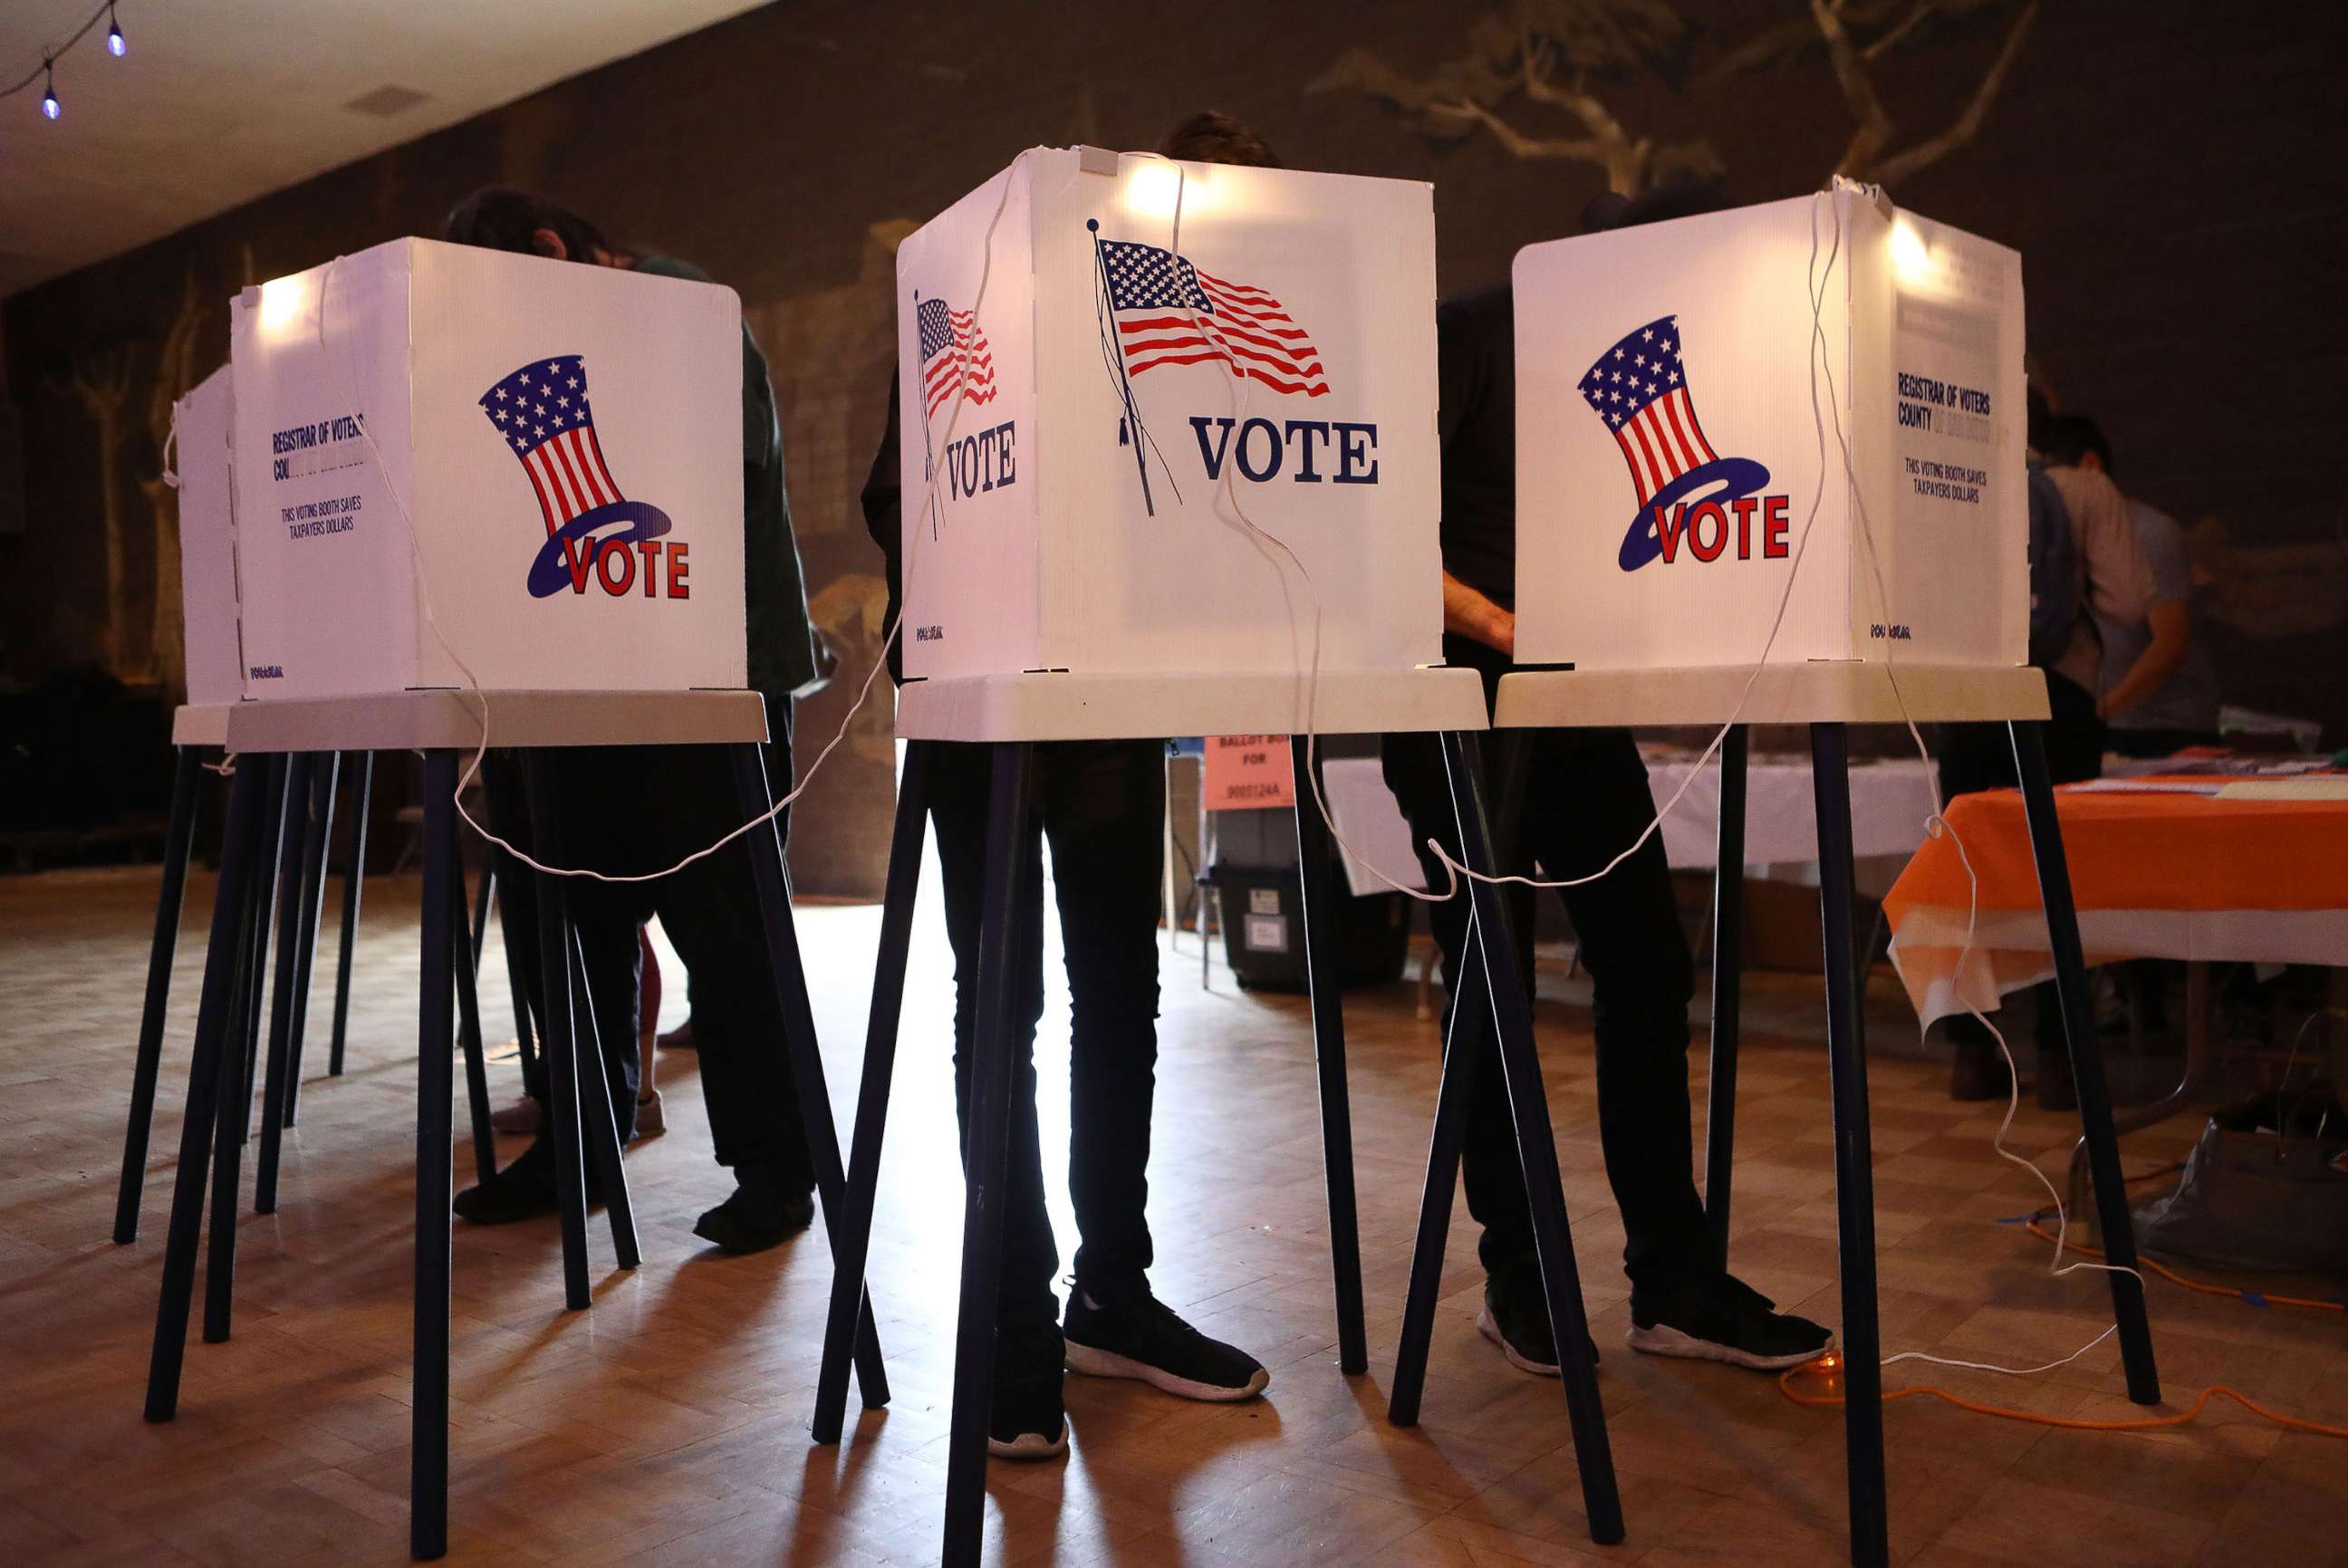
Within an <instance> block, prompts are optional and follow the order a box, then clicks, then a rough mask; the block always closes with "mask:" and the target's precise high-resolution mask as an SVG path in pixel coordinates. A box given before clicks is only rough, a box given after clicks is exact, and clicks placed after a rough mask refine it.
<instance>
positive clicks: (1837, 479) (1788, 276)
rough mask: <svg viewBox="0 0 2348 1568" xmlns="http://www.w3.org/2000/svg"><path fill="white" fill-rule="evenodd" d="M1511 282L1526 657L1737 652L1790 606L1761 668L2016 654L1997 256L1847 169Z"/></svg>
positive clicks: (1683, 656)
mask: <svg viewBox="0 0 2348 1568" xmlns="http://www.w3.org/2000/svg"><path fill="white" fill-rule="evenodd" d="M1514 280H1515V281H1514V291H1515V296H1516V322H1517V327H1516V333H1517V399H1518V406H1517V481H1518V482H1517V493H1518V523H1519V526H1518V535H1517V606H1516V608H1517V657H1518V659H1519V661H1520V662H1522V663H1527V664H1551V665H1562V664H1570V665H1576V666H1578V667H1581V668H1594V669H1622V668H1665V667H1684V666H1702V665H1740V664H1742V665H1749V664H1752V663H1754V662H1755V661H1756V660H1757V659H1758V658H1759V657H1760V655H1761V651H1762V649H1763V647H1764V646H1765V645H1768V643H1769V636H1770V627H1771V625H1772V624H1773V623H1774V622H1775V621H1776V618H1777V614H1778V610H1779V606H1780V604H1781V603H1782V604H1783V605H1784V607H1785V619H1784V624H1783V625H1782V626H1781V627H1780V628H1779V629H1778V631H1777V634H1776V643H1775V645H1773V646H1771V647H1770V655H1769V656H1770V659H1771V661H1772V662H1773V663H1775V662H1790V661H1799V660H1806V659H1860V660H1867V659H1875V660H1881V659H1887V658H1890V659H1905V660H1908V661H1910V662H1912V663H1918V664H1944V665H2018V664H2020V663H2022V662H2023V659H2024V655H2025V651H2026V641H2027V633H2028V593H2029V579H2028V561H2027V535H2028V516H2027V511H2026V496H2025V490H2024V453H2025V446H2024V439H2025V435H2026V431H2025V419H2024V395H2023V387H2022V381H2023V366H2022V357H2023V352H2022V351H2023V346H2022V320H2023V318H2022V276H2021V260H2020V258H2019V257H2018V256H2017V255H2016V254H2015V253H2013V252H2012V251H2010V250H2007V249H2005V248H2004V247H2003V246H1999V245H1994V244H1991V243H1989V242H1985V241H1982V240H1978V239H1975V238H1973V237H1972V236H1971V235H1968V234H1964V233H1962V232H1959V231H1956V230H1952V229H1948V228H1945V227H1943V226H1941V225H1937V224H1931V223H1927V222H1923V221H1921V220H1918V219H1914V218H1911V217H1910V216H1909V215H1907V214H1904V213H1903V214H1898V215H1897V216H1896V219H1895V217H1894V216H1893V215H1891V214H1890V213H1888V212H1887V211H1885V210H1884V209H1881V208H1879V207H1878V206H1877V205H1876V204H1875V203H1874V202H1873V201H1870V200H1869V199H1868V198H1867V197H1866V196H1865V195H1863V194H1861V193H1859V192H1858V191H1854V190H1850V189H1838V190H1837V191H1833V192H1831V193H1827V194H1821V195H1818V196H1814V197H1799V198H1796V199H1794V200H1792V201H1778V202H1773V203H1769V204H1766V205H1764V206H1759V207H1749V208H1743V209H1739V210H1736V211H1728V212H1717V213H1709V214H1705V215H1703V216H1700V217H1694V218H1686V219H1681V220H1679V221H1676V222H1666V223H1657V224H1653V225H1650V226H1646V227H1643V228H1636V229H1629V230H1622V231H1618V232H1611V233H1603V234H1594V235H1589V236H1585V237H1582V238H1580V239H1573V240H1560V241H1555V242H1550V243H1546V244H1540V245H1533V246H1529V247H1527V248H1526V249H1525V250H1523V251H1521V252H1519V253H1518V257H1517V263H1516V267H1515V272H1514ZM1813 294H1816V295H1817V298H1818V304H1817V307H1816V311H1815V315H1814V313H1813V306H1812V303H1811V302H1812V296H1813ZM1843 442H1847V443H1848V444H1849V467H1848V468H1846V465H1845V459H1844V456H1843V450H1842V445H1841V443H1843ZM1821 447H1823V455H1822V453H1821ZM1854 480H1855V482H1854ZM1814 516H1815V521H1812V520H1813V517H1814ZM1797 564H1798V568H1799V569H1798V571H1797Z"/></svg>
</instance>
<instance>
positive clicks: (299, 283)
mask: <svg viewBox="0 0 2348 1568" xmlns="http://www.w3.org/2000/svg"><path fill="white" fill-rule="evenodd" d="M309 303H310V288H309V284H308V283H307V282H306V281H305V280H304V279H302V278H298V277H292V278H272V279H271V280H270V281H269V282H267V283H265V284H262V285H261V330H262V332H263V335H265V336H268V337H270V338H280V337H284V336H286V335H289V334H291V333H292V332H293V330H294V328H295V326H296V325H297V324H298V323H299V322H300V321H301V319H302V316H303V314H304V311H305V310H306V309H307V307H308V305H309Z"/></svg>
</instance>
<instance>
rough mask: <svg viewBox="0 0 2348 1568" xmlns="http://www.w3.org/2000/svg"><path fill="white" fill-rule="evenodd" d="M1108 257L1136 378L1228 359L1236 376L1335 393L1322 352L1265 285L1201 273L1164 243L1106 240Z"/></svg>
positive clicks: (1313, 393) (1114, 308)
mask: <svg viewBox="0 0 2348 1568" xmlns="http://www.w3.org/2000/svg"><path fill="white" fill-rule="evenodd" d="M1100 256H1101V269H1102V272H1103V273H1104V275H1105V276H1106V277H1107V281H1108V306H1109V310H1110V312H1111V314H1112V315H1114V316H1115V317H1116V320H1117V345H1118V346H1119V347H1120V348H1121V349H1122V350H1123V351H1124V355H1125V369H1126V374H1127V375H1128V377H1133V376H1138V375H1140V374H1141V373H1142V372H1143V371H1145V370H1154V369H1156V368H1157V367H1158V366H1160V365H1198V364H1201V363H1203V362H1205V361H1207V360H1210V359H1220V360H1221V361H1222V362H1223V363H1224V364H1226V365H1228V366H1231V374H1232V375H1233V376H1247V377H1253V378H1254V379H1256V380H1258V381H1261V382H1262V383H1263V384H1264V385H1265V386H1267V387H1271V388H1272V390H1273V391H1275V392H1302V393H1303V394H1304V395H1305V396H1306V397H1321V396H1322V395H1323V394H1324V393H1326V392H1327V391H1328V390H1329V382H1328V379H1327V376H1328V373H1327V372H1326V371H1324V370H1323V368H1322V366H1321V351H1320V350H1319V349H1317V348H1315V347H1313V339H1312V337H1311V336H1310V335H1307V334H1306V332H1305V330H1304V329H1303V327H1302V326H1300V325H1297V323H1296V321H1295V319H1294V318H1293V317H1292V316H1291V315H1289V314H1288V308H1287V307H1286V306H1285V305H1283V304H1281V303H1280V301H1279V300H1277V299H1275V298H1273V297H1272V295H1271V294H1266V293H1265V292H1264V291H1263V290H1262V289H1260V288H1257V287H1255V286H1254V285H1253V284H1237V283H1231V282H1228V281H1226V280H1225V279H1222V278H1219V277H1217V276H1215V275H1214V274H1213V273H1207V272H1201V271H1200V270H1199V269H1198V268H1197V267H1195V266H1193V265H1191V263H1190V262H1189V258H1188V257H1184V256H1178V255H1176V254H1175V253H1173V252H1171V251H1169V250H1167V249H1165V248H1164V247H1163V246H1159V245H1138V244H1135V243H1133V242H1130V241H1126V240H1103V241H1101V242H1100Z"/></svg>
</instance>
